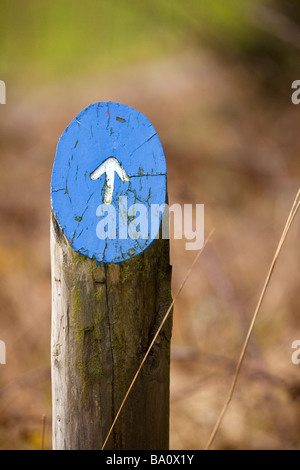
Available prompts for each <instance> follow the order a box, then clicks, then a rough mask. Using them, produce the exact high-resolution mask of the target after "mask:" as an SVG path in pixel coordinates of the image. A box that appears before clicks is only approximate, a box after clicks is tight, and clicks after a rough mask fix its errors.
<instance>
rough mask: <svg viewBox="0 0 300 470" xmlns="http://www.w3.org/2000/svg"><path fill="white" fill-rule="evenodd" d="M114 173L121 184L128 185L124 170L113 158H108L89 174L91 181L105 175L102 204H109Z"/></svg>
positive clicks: (112, 190)
mask: <svg viewBox="0 0 300 470" xmlns="http://www.w3.org/2000/svg"><path fill="white" fill-rule="evenodd" d="M115 172H116V173H117V174H118V176H119V178H120V180H121V181H123V183H128V181H129V179H130V178H129V176H128V175H127V173H126V171H125V170H124V168H123V167H122V166H121V165H120V163H119V162H118V160H117V159H116V158H115V157H109V158H108V159H107V160H105V162H103V163H101V165H100V166H98V168H97V169H96V170H95V171H93V173H91V174H90V178H91V179H92V180H96V179H98V178H100V176H102V175H103V173H105V192H104V204H111V202H112V197H113V192H114V183H115Z"/></svg>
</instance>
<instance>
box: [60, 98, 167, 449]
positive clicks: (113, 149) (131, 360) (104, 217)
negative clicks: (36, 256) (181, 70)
mask: <svg viewBox="0 0 300 470" xmlns="http://www.w3.org/2000/svg"><path fill="white" fill-rule="evenodd" d="M102 175H103V176H102ZM51 199H52V214H51V265H52V347H51V349H52V359H51V360H52V395H53V397H52V398H53V448H54V449H68V450H70V449H72V450H76V449H90V450H97V449H98V450H99V449H101V447H102V444H103V442H104V440H105V438H106V436H107V433H108V431H109V429H110V427H111V424H112V422H113V420H114V417H115V416H116V413H117V411H118V409H119V406H120V405H121V402H122V400H123V398H124V396H125V394H126V392H127V390H128V387H129V386H130V383H131V381H132V379H133V377H134V375H135V373H136V371H137V369H138V367H139V365H140V363H141V361H142V359H143V356H144V354H145V352H146V351H147V348H148V346H149V344H150V342H151V339H152V338H153V336H154V334H155V332H156V331H157V329H158V327H159V324H160V322H161V320H162V318H163V316H164V314H165V313H166V311H167V308H168V307H169V305H170V303H171V267H170V265H169V241H168V240H165V239H162V237H161V236H160V237H159V232H161V221H162V213H161V212H162V211H157V208H158V205H162V204H164V203H165V202H166V200H167V192H166V164H165V158H164V154H163V150H162V147H161V144H160V142H159V139H158V136H157V134H156V132H155V130H154V128H153V126H152V125H151V124H150V122H149V121H148V120H147V118H146V117H145V116H144V115H142V114H141V113H139V112H137V111H136V110H134V109H132V108H129V107H127V106H125V105H121V104H118V103H97V104H95V105H91V106H90V107H89V108H87V109H85V110H84V111H83V112H82V113H80V114H79V116H77V118H76V119H74V120H73V121H72V123H71V124H70V125H69V127H68V128H67V129H66V131H65V132H64V134H63V135H62V137H61V139H60V141H59V144H58V147H57V153H56V159H55V163H54V168H53V174H52V183H51ZM153 204H156V206H153ZM143 207H144V209H143ZM153 207H154V209H155V210H152V218H151V208H153ZM146 209H147V210H146ZM146 231H148V238H146V237H145V232H146ZM126 235H127V236H126ZM171 329H172V319H171V317H170V319H169V320H168V321H167V322H166V324H165V325H164V327H163V330H162V332H161V333H160V335H159V337H158V339H157V341H156V343H155V345H154V347H153V349H152V351H151V353H150V355H149V356H148V358H147V360H146V362H145V364H144V366H143V368H142V370H141V373H140V375H139V377H138V379H137V381H136V383H135V385H134V387H133V389H132V391H131V393H130V395H129V396H128V399H127V401H126V404H125V406H124V408H123V410H122V412H121V414H120V416H119V419H118V421H117V422H116V425H115V427H114V429H113V432H112V433H111V435H110V438H109V440H108V442H107V445H106V449H114V450H121V449H122V450H130V449H137V450H139V449H150V450H155V449H168V445H169V366H170V339H171Z"/></svg>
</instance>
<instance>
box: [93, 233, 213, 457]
mask: <svg viewBox="0 0 300 470" xmlns="http://www.w3.org/2000/svg"><path fill="white" fill-rule="evenodd" d="M213 233H214V230H212V231H211V232H210V234H209V236H208V238H207V239H206V241H205V243H204V245H203V247H202V248H201V250H200V251H199V252H198V253H197V255H196V257H195V259H194V261H193V262H192V264H191V266H190V268H189V270H188V272H187V273H186V275H185V278H184V279H183V281H182V283H181V286H180V287H179V289H178V291H177V293H176V295H175V297H174V299H173V301H172V302H171V305H170V307H169V308H168V310H167V312H166V314H165V316H164V318H163V320H162V322H161V324H160V326H159V328H158V329H157V332H156V333H155V335H154V338H153V339H152V341H151V343H150V346H149V347H148V349H147V352H146V354H145V356H144V357H143V360H142V362H141V364H140V366H139V368H138V370H137V372H136V374H135V376H134V378H133V380H132V382H131V384H130V386H129V388H128V390H127V392H126V395H125V397H124V399H123V401H122V403H121V405H120V408H119V410H118V412H117V414H116V417H115V419H114V421H113V423H112V425H111V428H110V430H109V432H108V434H107V436H106V438H105V441H104V443H103V446H102V448H101V450H104V448H105V446H106V443H107V441H108V439H109V437H110V435H111V433H112V430H113V428H114V426H115V424H116V422H117V420H118V417H119V416H120V413H121V411H122V409H123V407H124V405H125V402H126V400H127V398H128V395H129V394H130V392H131V390H132V387H133V386H134V384H135V382H136V379H137V378H138V375H139V373H140V371H141V369H142V367H143V365H144V363H145V361H146V359H147V357H148V355H149V353H150V351H151V349H152V347H153V345H154V343H155V341H156V340H157V337H158V335H159V333H160V332H161V329H162V327H163V326H164V324H165V322H166V320H167V318H168V316H169V315H170V312H171V310H172V308H173V307H174V304H175V302H176V300H177V298H178V296H179V294H180V292H181V291H182V289H183V287H184V286H185V284H186V281H187V280H188V277H189V276H190V274H191V272H192V270H193V268H194V267H195V265H196V263H197V261H198V259H199V257H200V255H201V254H202V252H203V250H204V248H205V246H206V245H207V243H208V242H209V241H210V240H211V237H212V235H213Z"/></svg>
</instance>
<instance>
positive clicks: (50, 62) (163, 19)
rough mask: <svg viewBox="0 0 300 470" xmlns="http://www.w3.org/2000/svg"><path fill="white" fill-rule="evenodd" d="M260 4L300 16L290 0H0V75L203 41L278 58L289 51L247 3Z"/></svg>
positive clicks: (142, 56) (32, 79) (92, 66)
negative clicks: (258, 22)
mask: <svg viewBox="0 0 300 470" xmlns="http://www.w3.org/2000/svg"><path fill="white" fill-rule="evenodd" d="M265 3H267V4H268V5H271V6H272V8H277V9H279V11H280V10H282V9H283V10H284V11H285V14H291V15H292V17H293V18H295V17H297V14H296V13H298V17H300V14H299V7H298V6H297V5H296V2H293V1H289V2H286V1H282V0H281V1H279V0H277V1H276V0H274V1H273V2H271V1H269V2H267V0H265V1H263V0H243V1H242V2H241V1H240V0H226V2H225V1H224V0H214V1H212V0H202V1H199V0H186V1H185V2H182V1H181V0H149V1H145V0H88V1H86V2H79V1H74V0H65V1H63V2H62V1H59V0H51V1H40V2H32V1H29V0H23V1H20V0H2V2H1V28H0V44H1V48H0V63H1V73H2V74H4V75H5V77H4V78H7V77H10V78H11V77H15V79H18V76H19V74H20V71H22V80H23V81H25V82H28V83H33V84H34V83H36V82H39V81H43V82H45V81H52V80H54V79H57V78H62V77H68V76H72V75H76V74H82V73H83V72H84V73H92V72H93V71H99V70H100V71H101V70H103V69H105V68H111V67H116V66H120V65H124V64H130V63H133V62H137V61H143V60H146V59H149V58H151V57H156V56H158V55H162V54H168V53H171V52H173V51H175V50H176V51H178V50H181V49H182V50H184V49H185V48H186V47H187V46H188V45H191V44H192V45H195V44H196V45H199V44H204V43H205V44H209V45H210V46H211V47H212V48H213V49H215V50H217V51H219V50H221V51H222V52H224V51H225V52H227V53H231V54H241V55H244V56H245V57H246V58H247V57H250V58H251V56H252V55H254V56H255V55H257V54H260V51H265V52H266V53H269V54H271V56H274V57H275V59H276V60H277V59H278V60H281V59H282V56H284V55H285V53H286V52H287V51H286V50H285V49H283V50H281V47H282V45H280V44H278V39H276V38H274V37H273V36H272V35H271V36H270V34H269V33H267V32H264V30H263V28H261V27H256V25H255V21H253V8H255V7H256V6H260V5H262V4H265ZM279 42H280V41H279ZM278 51H279V52H278Z"/></svg>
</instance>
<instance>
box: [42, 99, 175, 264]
mask: <svg viewBox="0 0 300 470" xmlns="http://www.w3.org/2000/svg"><path fill="white" fill-rule="evenodd" d="M109 157H115V158H116V159H117V160H118V162H119V163H120V165H121V166H122V167H123V168H124V170H125V171H126V173H127V175H128V176H129V178H130V179H129V182H123V181H121V179H120V178H119V176H118V175H117V174H116V173H115V178H114V190H113V197H112V206H114V208H115V210H116V213H117V214H118V210H119V197H120V196H123V197H124V196H126V197H127V206H128V208H129V207H130V206H131V205H132V204H135V203H142V204H145V205H147V207H149V238H148V239H146V240H145V239H141V238H138V239H137V240H133V239H131V238H129V237H128V238H127V239H120V238H119V227H118V228H117V238H116V239H109V238H107V239H106V240H101V239H99V238H98V237H97V234H96V227H97V224H98V222H99V220H100V219H101V217H99V216H97V215H96V211H97V208H98V206H99V205H100V204H103V200H104V192H105V174H103V175H102V176H101V177H100V178H98V179H97V180H92V179H91V178H90V175H91V174H92V173H93V172H94V171H95V170H96V169H97V168H98V167H99V165H101V164H102V163H103V162H104V161H105V160H107V159H108V158H109ZM166 185H167V168H166V161H165V156H164V152H163V149H162V146H161V143H160V140H159V138H158V136H157V133H156V131H155V129H154V127H153V125H152V124H151V123H150V122H149V121H148V119H147V118H146V117H145V116H144V115H143V114H141V113H140V112H138V111H136V110H135V109H133V108H130V107H128V106H126V105H123V104H119V103H112V102H101V103H96V104H92V105H91V106H89V107H88V108H86V109H84V110H83V111H82V112H81V113H80V114H79V115H78V116H77V117H76V118H75V119H74V120H73V121H72V122H71V123H70V125H69V126H68V127H67V129H66V130H65V131H64V133H63V135H62V137H61V138H60V140H59V143H58V146H57V152H56V157H55V162H54V167H53V173H52V182H51V199H52V208H53V211H54V213H55V215H56V217H57V220H58V222H59V224H60V227H61V228H62V230H63V232H64V233H65V235H66V237H67V239H68V240H69V242H70V243H71V245H72V248H73V249H74V250H75V251H77V252H78V253H81V254H84V255H86V256H88V257H89V258H92V259H93V258H94V259H96V260H97V261H98V262H103V263H111V262H115V263H117V262H121V261H123V260H126V259H129V258H131V257H132V256H134V255H136V254H138V253H141V252H142V251H144V250H145V249H146V248H147V247H148V246H149V245H150V243H152V241H153V238H150V233H151V217H150V205H151V204H160V205H161V204H164V203H165V202H166ZM160 221H161V216H160ZM122 230H123V231H124V227H123V229H121V231H122ZM152 235H153V234H152Z"/></svg>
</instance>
